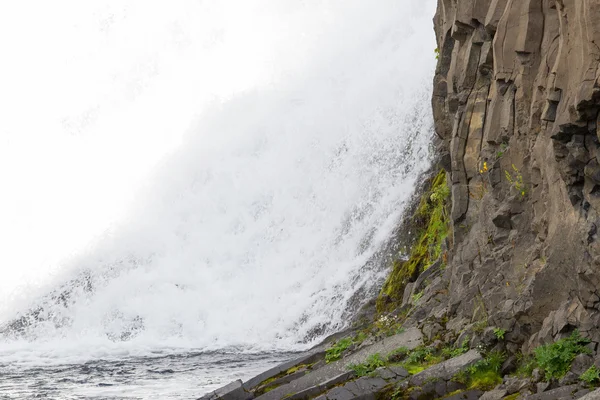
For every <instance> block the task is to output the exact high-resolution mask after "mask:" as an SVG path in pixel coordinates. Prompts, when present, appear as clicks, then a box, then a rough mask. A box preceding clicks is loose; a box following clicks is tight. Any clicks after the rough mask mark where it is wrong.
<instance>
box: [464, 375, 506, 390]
mask: <svg viewBox="0 0 600 400" xmlns="http://www.w3.org/2000/svg"><path fill="white" fill-rule="evenodd" d="M501 383H502V377H501V376H500V374H499V373H498V372H497V371H492V370H484V371H476V372H475V373H473V374H471V380H470V384H469V389H479V390H483V391H487V390H492V389H493V388H495V387H496V386H497V385H499V384H501Z"/></svg>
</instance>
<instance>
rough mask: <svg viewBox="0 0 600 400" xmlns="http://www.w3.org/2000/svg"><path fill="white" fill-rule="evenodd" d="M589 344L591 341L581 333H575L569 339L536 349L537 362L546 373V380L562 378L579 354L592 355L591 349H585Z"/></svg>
mask: <svg viewBox="0 0 600 400" xmlns="http://www.w3.org/2000/svg"><path fill="white" fill-rule="evenodd" d="M589 342H590V340H589V339H586V338H584V337H582V336H581V335H580V334H579V331H574V332H573V333H572V334H571V336H569V337H566V338H564V339H560V340H558V341H556V342H554V343H551V344H546V345H543V346H540V347H538V348H536V349H535V351H534V352H535V361H536V363H537V365H538V367H539V368H540V369H541V370H542V371H544V374H545V378H546V380H551V379H560V378H562V377H563V376H564V375H565V374H566V373H567V371H569V368H571V363H572V362H573V360H574V359H575V357H577V355H578V354H588V353H591V351H590V349H588V348H587V347H585V345H586V344H588V343H589Z"/></svg>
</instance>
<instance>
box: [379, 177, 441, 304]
mask: <svg viewBox="0 0 600 400" xmlns="http://www.w3.org/2000/svg"><path fill="white" fill-rule="evenodd" d="M449 197H450V189H449V188H448V185H447V184H446V172H445V171H444V170H441V171H440V172H439V173H438V174H437V176H436V177H435V178H434V179H433V180H432V182H431V187H430V189H429V190H428V191H426V192H425V193H424V194H423V196H422V197H421V201H420V203H419V206H418V207H417V210H416V212H415V214H414V216H413V221H414V223H415V225H416V226H417V227H419V228H420V233H419V235H418V238H417V240H416V242H415V244H414V245H413V246H412V249H411V253H410V257H409V259H408V260H406V261H403V260H399V259H397V260H394V261H393V263H392V271H391V272H390V274H389V276H388V278H387V280H386V282H385V283H384V285H383V287H382V289H381V292H380V294H379V297H378V299H377V311H378V312H379V313H382V312H385V311H390V310H392V309H394V308H396V307H397V306H398V303H400V302H401V301H402V297H403V295H404V288H405V287H406V284H407V283H408V282H411V281H414V280H415V279H416V278H417V277H418V276H419V274H420V273H421V272H423V271H425V270H427V268H429V266H431V264H433V263H434V262H435V261H436V260H437V259H438V258H440V256H442V243H443V242H444V239H445V238H446V236H447V235H448V215H447V207H448V199H449Z"/></svg>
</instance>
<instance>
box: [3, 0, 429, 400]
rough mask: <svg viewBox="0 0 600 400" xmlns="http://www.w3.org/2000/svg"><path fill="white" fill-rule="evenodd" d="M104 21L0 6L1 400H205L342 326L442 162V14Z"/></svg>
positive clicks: (167, 15)
mask: <svg viewBox="0 0 600 400" xmlns="http://www.w3.org/2000/svg"><path fill="white" fill-rule="evenodd" d="M94 3H95V4H94V5H93V6H91V5H89V4H87V3H86V2H68V1H62V2H57V3H52V5H50V4H49V3H45V2H40V4H39V5H38V6H39V10H38V11H39V12H37V13H36V15H35V16H33V15H30V14H29V13H30V12H31V11H30V10H29V9H28V8H27V7H28V6H27V5H26V4H25V3H19V4H15V5H10V6H8V5H2V6H0V15H2V16H1V17H0V25H1V26H2V27H1V28H0V29H1V30H0V35H1V36H2V37H5V38H7V37H11V38H15V39H14V40H13V41H12V42H11V43H10V46H7V52H8V55H10V57H7V59H9V58H10V59H13V60H15V61H18V62H16V63H15V65H13V64H8V65H3V66H2V67H0V86H2V87H4V88H6V89H5V90H3V93H2V94H1V95H0V96H2V101H6V102H7V104H9V103H8V102H10V104H11V108H10V110H11V112H10V113H7V116H6V118H4V119H3V121H1V122H0V135H1V136H0V178H2V182H3V185H4V186H3V193H7V194H8V195H4V194H3V196H1V197H2V198H1V199H0V222H1V223H0V239H1V240H2V243H3V250H2V252H0V265H1V267H2V274H3V276H2V281H1V282H0V398H29V397H33V396H38V395H39V396H41V397H44V396H45V398H57V399H61V398H194V397H195V396H199V395H201V394H202V393H203V392H205V391H206V390H209V389H212V388H214V387H216V386H218V385H222V384H225V383H228V382H229V381H231V380H234V379H238V378H240V379H246V378H248V377H249V376H251V375H252V374H254V373H256V372H258V371H260V370H263V369H265V368H267V367H268V366H270V365H273V364H274V363H276V362H279V361H281V360H284V359H288V358H290V357H292V355H293V354H292V353H293V352H298V351H302V350H304V349H306V348H308V347H310V346H311V345H313V344H315V343H316V342H317V341H319V340H321V339H322V338H323V337H325V336H326V335H327V334H330V333H332V332H334V331H335V330H337V329H340V328H343V327H344V324H345V321H347V317H348V315H349V314H350V313H351V312H352V311H353V310H354V309H355V308H356V307H357V306H359V305H360V304H361V301H362V300H363V299H365V298H366V296H368V295H369V294H373V293H374V292H376V290H377V285H378V284H379V283H381V280H382V279H383V277H384V275H385V272H386V271H385V268H384V267H385V263H384V262H382V261H381V260H385V254H384V252H382V249H383V248H385V245H386V243H387V242H388V241H389V239H390V236H391V234H392V231H393V229H394V226H395V224H396V223H397V221H398V219H399V217H400V215H401V213H402V210H403V208H404V206H405V204H406V202H407V200H408V199H409V198H410V195H411V193H412V190H413V188H414V185H415V183H416V182H415V181H416V179H417V177H418V174H419V172H421V171H423V170H424V169H425V168H426V167H427V165H428V162H429V143H430V139H431V135H432V121H431V116H430V106H429V102H430V94H431V93H430V86H431V77H432V74H433V67H434V64H435V55H434V52H433V49H434V47H435V41H434V40H433V34H432V32H431V18H432V15H433V9H434V6H435V4H434V3H435V2H434V1H433V0H428V1H423V2H414V1H410V0H379V1H377V2H371V1H364V0H350V1H349V0H326V1H321V0H319V1H317V0H314V1H313V0H307V1H293V0H289V1H287V0H286V1H282V0H277V1H275V0H271V1H269V0H243V1H242V0H224V1H218V2H209V1H191V0H190V1H181V2H177V3H176V4H169V5H166V4H165V3H160V4H159V3H158V2H156V3H154V2H143V1H134V0H129V1H119V2H94ZM38 15H39V17H38Z"/></svg>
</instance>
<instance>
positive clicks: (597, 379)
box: [579, 365, 600, 386]
mask: <svg viewBox="0 0 600 400" xmlns="http://www.w3.org/2000/svg"><path fill="white" fill-rule="evenodd" d="M579 379H581V380H582V381H584V382H585V383H587V384H588V385H589V386H595V385H597V384H598V383H600V369H598V368H596V366H595V365H592V366H591V367H589V368H588V369H587V371H585V372H584V373H583V374H581V376H580V377H579Z"/></svg>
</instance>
